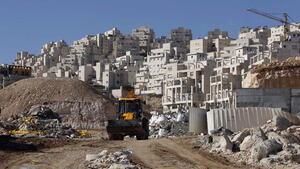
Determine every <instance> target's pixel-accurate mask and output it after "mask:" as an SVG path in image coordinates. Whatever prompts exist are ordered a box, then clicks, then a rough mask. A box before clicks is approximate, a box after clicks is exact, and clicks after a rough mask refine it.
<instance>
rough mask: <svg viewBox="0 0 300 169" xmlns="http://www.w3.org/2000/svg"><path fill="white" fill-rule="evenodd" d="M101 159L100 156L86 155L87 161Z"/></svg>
mask: <svg viewBox="0 0 300 169" xmlns="http://www.w3.org/2000/svg"><path fill="white" fill-rule="evenodd" d="M97 158H99V154H86V155H85V161H92V160H96V159H97Z"/></svg>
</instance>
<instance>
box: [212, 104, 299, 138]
mask: <svg viewBox="0 0 300 169" xmlns="http://www.w3.org/2000/svg"><path fill="white" fill-rule="evenodd" d="M276 115H281V116H284V117H286V118H288V119H293V118H294V117H295V116H293V115H291V114H289V113H285V112H282V111H281V109H280V108H266V107H246V108H232V109H213V110H210V111H209V112H207V130H208V133H210V131H211V130H215V129H217V128H219V127H225V128H227V129H230V130H231V131H240V130H243V129H245V128H251V127H258V126H261V125H263V124H265V123H266V122H267V121H268V120H271V119H272V118H273V116H276ZM299 123H300V120H299Z"/></svg>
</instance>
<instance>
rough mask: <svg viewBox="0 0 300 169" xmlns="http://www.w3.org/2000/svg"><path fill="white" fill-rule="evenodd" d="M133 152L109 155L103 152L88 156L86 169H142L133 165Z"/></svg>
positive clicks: (119, 152) (126, 151)
mask: <svg viewBox="0 0 300 169" xmlns="http://www.w3.org/2000/svg"><path fill="white" fill-rule="evenodd" d="M132 153H133V151H132V150H125V151H118V152H114V153H108V151H107V150H103V151H102V152H100V153H99V154H87V155H86V161H87V163H86V164H85V166H86V168H91V169H106V168H107V169H141V167H140V166H138V165H136V164H134V163H132V161H131V156H132Z"/></svg>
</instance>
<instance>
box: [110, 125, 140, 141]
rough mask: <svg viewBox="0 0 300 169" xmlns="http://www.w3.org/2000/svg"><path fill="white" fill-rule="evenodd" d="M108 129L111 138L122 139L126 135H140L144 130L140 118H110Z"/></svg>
mask: <svg viewBox="0 0 300 169" xmlns="http://www.w3.org/2000/svg"><path fill="white" fill-rule="evenodd" d="M106 131H107V134H108V136H109V137H110V140H120V139H119V138H121V137H124V136H126V135H130V136H134V135H140V134H142V133H143V131H144V130H143V128H142V125H141V122H139V121H138V120H109V121H108V124H107V126H106Z"/></svg>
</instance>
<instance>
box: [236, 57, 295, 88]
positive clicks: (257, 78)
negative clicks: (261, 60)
mask: <svg viewBox="0 0 300 169" xmlns="http://www.w3.org/2000/svg"><path fill="white" fill-rule="evenodd" d="M299 77H300V57H291V58H288V59H287V60H284V61H282V62H273V63H268V64H262V65H259V66H256V67H254V68H253V69H252V70H251V71H250V72H249V73H248V74H247V77H246V78H245V79H244V80H243V84H242V85H243V88H299V87H300V80H299Z"/></svg>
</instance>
